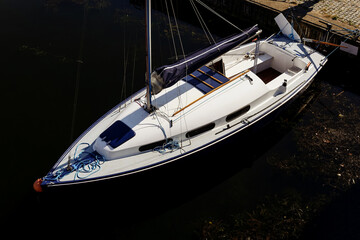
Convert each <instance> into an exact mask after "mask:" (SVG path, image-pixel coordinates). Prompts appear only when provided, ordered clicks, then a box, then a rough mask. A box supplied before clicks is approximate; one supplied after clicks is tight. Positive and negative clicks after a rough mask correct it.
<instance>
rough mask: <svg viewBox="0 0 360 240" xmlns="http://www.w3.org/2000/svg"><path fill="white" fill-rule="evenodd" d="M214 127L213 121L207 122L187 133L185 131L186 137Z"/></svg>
mask: <svg viewBox="0 0 360 240" xmlns="http://www.w3.org/2000/svg"><path fill="white" fill-rule="evenodd" d="M214 127H215V123H209V124H206V125H204V126H201V127H199V128H196V129H194V130H192V131H190V132H188V133H186V137H187V138H191V137H195V136H196V135H199V134H202V133H204V132H207V131H210V130H211V129H213V128H214Z"/></svg>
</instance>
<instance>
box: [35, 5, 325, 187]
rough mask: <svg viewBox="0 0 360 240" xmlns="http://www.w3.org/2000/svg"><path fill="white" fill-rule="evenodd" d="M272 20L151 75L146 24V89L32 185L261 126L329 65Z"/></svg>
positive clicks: (183, 151)
mask: <svg viewBox="0 0 360 240" xmlns="http://www.w3.org/2000/svg"><path fill="white" fill-rule="evenodd" d="M147 21H148V22H150V21H151V5H150V1H147ZM275 21H276V22H277V23H278V25H279V27H280V30H281V33H279V34H277V35H272V36H271V37H269V38H267V39H265V40H256V41H251V40H252V39H254V37H256V36H257V35H258V34H259V33H260V32H261V30H259V29H258V27H257V25H255V26H253V27H250V28H248V29H247V30H245V31H243V32H242V33H241V34H238V35H234V36H231V37H229V38H227V39H224V40H222V41H220V42H218V43H216V44H214V45H212V46H210V47H207V48H205V49H202V50H200V51H198V52H195V53H193V54H191V55H190V56H187V57H186V58H184V59H182V60H181V61H179V62H177V63H174V64H172V65H167V66H163V67H160V68H157V69H155V70H154V71H153V72H152V66H151V29H150V26H151V24H147V26H148V28H147V44H148V57H147V79H148V81H147V82H148V84H147V87H145V88H143V89H141V90H140V91H138V92H136V93H134V94H133V95H131V96H130V97H129V98H127V99H126V100H124V101H123V102H121V103H120V104H119V105H117V106H115V107H114V108H113V109H111V110H110V111H109V112H108V113H106V114H105V115H104V116H103V117H101V118H100V119H99V120H98V121H96V122H95V123H94V124H93V125H92V126H90V127H89V128H88V129H87V130H86V131H85V132H84V133H83V134H82V135H81V136H80V137H79V138H78V139H77V140H76V141H75V142H74V143H73V144H72V145H71V146H70V147H69V148H68V149H67V150H66V151H65V153H64V154H63V155H62V156H61V157H60V159H59V160H58V161H57V162H56V164H55V165H54V166H53V167H52V168H51V170H50V171H49V172H48V174H47V175H46V176H45V177H43V178H41V179H39V180H37V181H36V183H35V184H34V186H36V188H37V189H38V190H39V191H41V190H42V188H47V187H55V186H62V185H69V184H78V183H86V182H92V181H100V180H105V179H109V178H115V177H121V176H125V175H130V174H136V173H138V172H141V171H145V170H149V169H152V168H155V167H159V166H161V165H164V164H168V163H171V162H173V161H176V160H179V159H182V158H186V157H188V156H190V155H192V154H194V153H197V152H199V151H207V149H209V148H211V147H213V146H215V145H216V144H217V143H219V142H221V141H223V140H224V139H228V138H231V137H232V136H234V135H235V134H241V132H242V131H243V130H244V129H246V128H248V127H250V126H253V125H256V124H260V123H261V121H262V120H263V119H264V118H265V117H267V116H269V115H270V114H272V113H274V112H276V111H277V110H279V109H281V108H282V107H283V106H284V105H285V104H286V103H288V102H289V101H290V100H292V99H294V98H295V97H296V96H298V95H299V94H300V93H301V92H302V91H304V90H305V89H306V88H307V87H308V86H309V85H310V83H311V82H312V80H313V79H314V77H315V76H316V74H317V73H318V72H319V71H320V70H321V68H322V67H323V66H324V64H325V63H326V62H327V58H326V57H324V56H323V55H322V54H320V53H319V52H317V51H315V50H313V49H311V48H310V47H308V46H305V45H304V44H302V43H301V42H300V37H299V35H298V34H297V33H296V32H295V30H294V29H293V28H292V26H291V25H290V24H289V23H288V21H287V20H286V19H285V17H284V16H283V15H282V14H280V15H279V16H277V17H276V18H275Z"/></svg>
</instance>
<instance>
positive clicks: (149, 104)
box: [145, 0, 152, 112]
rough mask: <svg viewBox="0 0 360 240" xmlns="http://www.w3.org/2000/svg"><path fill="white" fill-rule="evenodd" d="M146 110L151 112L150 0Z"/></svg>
mask: <svg viewBox="0 0 360 240" xmlns="http://www.w3.org/2000/svg"><path fill="white" fill-rule="evenodd" d="M145 4H146V80H147V81H146V82H147V86H146V91H147V94H146V102H147V103H146V110H147V111H148V112H150V111H151V109H152V105H151V69H152V68H151V0H147V1H146V3H145Z"/></svg>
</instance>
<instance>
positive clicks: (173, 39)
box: [165, 0, 179, 61]
mask: <svg viewBox="0 0 360 240" xmlns="http://www.w3.org/2000/svg"><path fill="white" fill-rule="evenodd" d="M165 7H166V13H167V16H168V21H169V27H170V34H171V39H172V43H173V46H174V52H175V59H176V61H178V60H179V58H178V55H177V50H176V44H175V38H174V33H173V26H172V24H171V19H170V13H169V8H168V4H167V1H166V0H165Z"/></svg>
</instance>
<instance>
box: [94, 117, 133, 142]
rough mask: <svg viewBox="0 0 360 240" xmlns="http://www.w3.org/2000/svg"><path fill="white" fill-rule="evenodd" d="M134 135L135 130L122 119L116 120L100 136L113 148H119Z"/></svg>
mask: <svg viewBox="0 0 360 240" xmlns="http://www.w3.org/2000/svg"><path fill="white" fill-rule="evenodd" d="M134 136H135V132H134V131H133V130H132V129H131V128H130V127H129V126H128V125H126V124H125V123H123V122H122V121H116V122H114V123H113V124H112V125H111V126H110V127H108V128H107V129H106V130H105V131H104V132H103V133H102V134H100V138H101V139H102V140H103V141H105V142H107V144H108V145H109V146H111V147H112V148H117V147H118V146H120V145H121V144H123V143H124V142H126V141H128V140H130V139H131V138H133V137H134Z"/></svg>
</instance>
